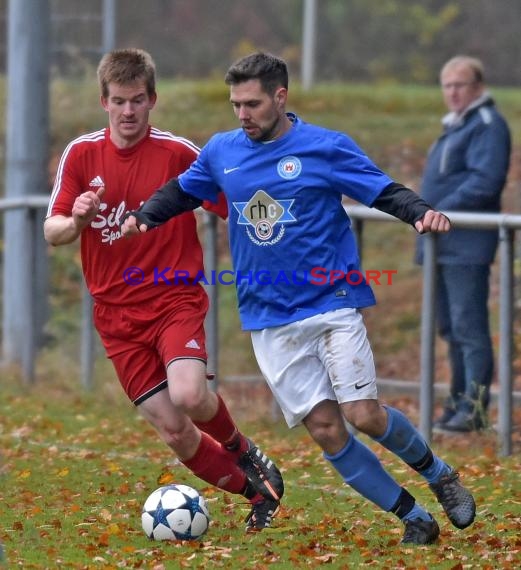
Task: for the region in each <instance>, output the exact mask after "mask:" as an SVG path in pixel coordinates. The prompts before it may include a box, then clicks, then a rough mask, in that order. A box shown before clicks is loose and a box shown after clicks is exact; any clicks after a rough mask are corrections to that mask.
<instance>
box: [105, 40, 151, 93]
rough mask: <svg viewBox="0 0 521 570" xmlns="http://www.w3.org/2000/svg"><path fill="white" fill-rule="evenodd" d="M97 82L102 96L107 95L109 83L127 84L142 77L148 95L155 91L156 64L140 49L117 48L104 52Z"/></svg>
mask: <svg viewBox="0 0 521 570" xmlns="http://www.w3.org/2000/svg"><path fill="white" fill-rule="evenodd" d="M97 75H98V84H99V88H100V92H101V95H102V97H105V98H107V97H108V96H109V83H116V84H117V85H128V84H129V83H134V82H135V81H136V80H139V79H144V81H145V86H146V90H147V93H148V95H149V97H152V96H153V95H155V93H156V65H155V63H154V60H153V59H152V56H151V55H150V54H149V53H148V52H146V51H145V50H142V49H137V48H130V49H118V50H114V51H110V52H108V53H106V54H105V55H104V56H103V57H102V58H101V61H100V63H99V65H98V70H97Z"/></svg>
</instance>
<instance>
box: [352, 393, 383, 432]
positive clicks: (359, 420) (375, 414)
mask: <svg viewBox="0 0 521 570" xmlns="http://www.w3.org/2000/svg"><path fill="white" fill-rule="evenodd" d="M342 410H343V412H344V416H345V418H346V420H347V421H348V422H349V423H350V424H351V425H352V426H353V427H354V428H355V429H357V430H358V431H361V432H362V433H366V434H368V435H370V436H373V437H376V436H379V435H381V434H382V433H383V432H385V429H386V426H387V414H386V412H385V411H384V410H383V408H382V407H381V406H380V404H379V403H378V401H377V400H359V401H358V402H349V403H348V404H342Z"/></svg>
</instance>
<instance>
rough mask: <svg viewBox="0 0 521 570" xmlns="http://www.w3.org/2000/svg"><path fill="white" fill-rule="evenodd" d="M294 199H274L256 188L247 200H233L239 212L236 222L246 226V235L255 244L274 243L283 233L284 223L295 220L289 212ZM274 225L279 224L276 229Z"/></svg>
mask: <svg viewBox="0 0 521 570" xmlns="http://www.w3.org/2000/svg"><path fill="white" fill-rule="evenodd" d="M294 201H295V200H293V199H289V200H275V199H274V198H272V197H271V196H270V195H269V194H267V193H266V192H265V191H264V190H257V192H255V194H254V195H253V196H252V197H251V198H250V199H249V200H248V202H233V206H234V208H235V209H236V210H237V212H239V217H238V219H237V224H238V225H240V226H246V233H247V235H248V237H249V238H250V239H251V241H252V242H253V243H255V244H256V245H274V244H275V243H277V242H278V241H280V240H281V239H282V236H283V235H284V232H285V226H284V224H285V223H291V222H296V221H297V220H296V218H295V217H294V216H293V214H292V213H291V212H290V209H291V206H292V205H293V202H294ZM276 226H280V227H279V228H278V231H276V230H277V227H276ZM252 229H253V232H252ZM272 238H273V239H272Z"/></svg>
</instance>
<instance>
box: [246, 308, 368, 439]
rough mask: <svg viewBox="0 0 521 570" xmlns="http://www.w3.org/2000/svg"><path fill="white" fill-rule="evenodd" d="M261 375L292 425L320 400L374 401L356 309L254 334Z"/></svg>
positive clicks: (364, 336)
mask: <svg viewBox="0 0 521 570" xmlns="http://www.w3.org/2000/svg"><path fill="white" fill-rule="evenodd" d="M251 338H252V343H253V350H254V351H255V356H256V358H257V362H258V364H259V368H260V369H261V372H262V374H263V375H264V377H265V378H266V381H267V383H268V385H269V387H270V388H271V391H272V392H273V395H274V397H275V399H276V400H277V402H278V404H279V406H280V408H281V410H282V413H283V414H284V418H285V419H286V422H287V424H288V426H289V427H290V428H291V427H295V426H296V425H298V424H300V423H301V422H302V420H303V419H304V418H305V417H306V416H307V415H308V414H309V412H310V411H311V410H312V409H313V408H314V407H315V406H316V405H317V404H319V403H320V402H323V401H324V400H336V401H338V402H339V403H344V402H353V401H357V400H376V399H377V389H376V371H375V366H374V360H373V353H372V350H371V347H370V345H369V341H368V339H367V333H366V328H365V324H364V322H363V319H362V315H361V314H360V311H358V310H357V309H349V308H347V309H338V310H336V311H329V312H327V313H323V314H320V315H315V316H314V317H310V318H307V319H304V320H302V321H297V322H294V323H290V324H288V325H283V326H280V327H273V328H268V329H263V330H260V331H252V333H251Z"/></svg>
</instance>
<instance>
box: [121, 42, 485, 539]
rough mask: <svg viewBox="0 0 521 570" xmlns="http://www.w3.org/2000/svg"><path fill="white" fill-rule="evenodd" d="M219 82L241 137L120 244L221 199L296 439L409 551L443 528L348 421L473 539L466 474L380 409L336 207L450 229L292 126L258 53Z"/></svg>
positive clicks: (367, 298) (256, 336)
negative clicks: (349, 203) (410, 472)
mask: <svg viewBox="0 0 521 570" xmlns="http://www.w3.org/2000/svg"><path fill="white" fill-rule="evenodd" d="M225 81H226V83H227V84H228V85H229V86H230V101H231V104H232V107H233V110H234V112H235V115H236V116H237V118H238V119H239V121H240V128H238V129H236V130H233V131H231V132H226V133H218V134H216V135H214V136H213V137H212V138H211V139H210V140H209V142H208V143H207V144H206V146H205V147H204V148H203V149H202V151H201V154H200V155H199V157H198V158H197V160H196V161H195V162H194V163H193V164H192V166H191V167H190V168H189V169H188V170H187V171H186V172H185V173H183V174H182V175H181V176H179V178H177V179H172V180H171V181H169V182H168V183H167V184H166V185H165V186H163V187H162V188H160V189H159V190H158V191H157V192H156V193H155V194H154V195H153V196H152V197H151V198H150V199H149V200H147V202H145V203H144V204H143V205H142V207H141V208H140V209H139V210H138V211H133V212H128V213H127V214H126V218H125V221H124V223H123V226H122V231H123V233H124V234H125V235H132V234H137V233H139V232H145V231H147V230H148V229H151V228H153V227H155V226H157V225H159V224H162V223H164V222H165V221H166V220H168V219H170V218H171V217H172V216H175V215H177V214H179V213H181V212H184V211H187V210H192V209H194V208H196V207H198V206H200V205H201V203H202V201H203V200H211V201H213V202H215V201H216V200H217V196H218V194H219V192H224V194H225V196H226V198H227V200H228V206H229V211H230V215H229V238H230V247H231V252H232V258H233V265H234V270H235V273H236V275H239V274H240V275H241V278H240V279H237V282H236V287H237V295H238V304H239V312H240V317H241V322H242V326H243V328H244V329H245V330H250V331H251V336H252V342H253V347H254V351H255V355H256V358H257V361H258V364H259V367H260V369H261V371H262V373H263V374H264V376H265V378H266V380H267V382H268V384H269V386H270V388H271V390H272V391H273V394H274V396H275V398H276V399H277V402H278V403H279V405H280V407H281V409H282V412H283V414H284V417H285V419H286V422H287V424H288V426H289V427H294V426H296V425H297V424H300V423H303V424H304V425H305V427H306V428H307V430H308V431H309V433H310V435H311V437H312V438H313V439H314V441H315V442H316V443H317V444H318V445H319V446H320V447H321V448H322V450H323V452H324V458H325V459H326V460H327V461H329V462H330V463H331V465H332V466H333V467H334V468H335V469H336V470H337V471H338V473H339V474H340V475H341V477H342V478H343V480H344V481H345V482H346V483H348V484H349V485H351V487H352V488H353V489H355V490H356V491H358V493H360V494H361V495H362V496H363V497H365V498H366V499H369V500H370V501H372V502H373V503H375V504H376V505H377V506H378V507H380V508H381V509H382V510H384V511H389V512H391V513H394V514H395V515H396V516H397V517H399V519H401V521H402V522H403V523H404V526H405V531H404V535H403V538H402V543H404V544H429V543H433V542H435V541H436V540H437V538H438V535H439V527H438V524H437V522H436V520H435V519H434V518H433V517H432V515H431V514H430V513H429V512H428V511H427V510H426V509H425V508H423V507H422V506H421V505H419V504H418V503H417V502H416V501H415V499H414V497H413V496H412V495H411V494H410V493H409V492H408V491H407V490H406V489H405V488H403V487H401V486H400V485H399V484H398V483H397V482H396V481H395V480H394V478H393V477H392V476H391V475H390V474H389V473H388V472H387V471H386V470H385V469H384V467H383V466H382V464H381V463H380V461H379V459H378V458H377V456H376V455H375V454H374V453H373V451H372V450H371V449H370V448H369V447H367V446H366V445H364V444H363V443H362V442H361V441H360V440H359V439H358V438H357V437H356V436H355V435H353V434H350V433H349V432H348V430H347V429H346V423H345V421H346V420H347V422H349V423H350V424H351V425H352V426H354V427H355V428H356V429H357V430H359V431H360V432H362V433H365V434H367V435H369V436H370V437H371V438H372V439H373V440H374V441H376V442H378V443H380V444H381V445H383V446H384V447H385V448H387V449H388V450H390V451H391V452H392V453H394V454H395V455H397V456H398V457H399V458H401V459H402V460H403V461H404V462H405V463H407V464H408V465H409V466H410V467H412V469H414V470H416V471H417V472H418V473H419V474H420V475H422V476H423V477H424V478H425V479H426V481H427V482H428V483H429V485H430V488H431V489H432V491H433V492H434V494H435V495H436V497H437V499H438V501H439V502H440V503H441V505H442V507H443V509H444V510H445V512H446V514H447V515H448V517H449V519H450V521H451V522H452V524H453V525H454V526H456V527H457V528H461V529H462V528H465V527H467V526H469V525H470V524H471V523H472V522H473V520H474V517H475V512H476V506H475V502H474V499H473V497H472V495H471V493H470V492H469V491H468V490H467V489H466V488H465V487H463V485H462V484H461V483H460V481H459V475H458V473H457V472H456V471H455V470H454V469H453V468H452V467H450V466H449V465H447V464H446V463H445V462H444V461H443V460H442V459H440V458H439V457H438V456H437V455H435V454H434V453H433V451H432V450H431V449H430V447H429V446H428V444H427V443H426V441H425V440H424V438H423V437H422V436H421V434H420V433H419V432H418V431H417V429H416V428H415V427H414V426H413V425H412V423H411V422H410V421H409V420H408V419H407V417H406V416H405V415H404V414H403V413H401V412H400V411H399V410H397V409H395V408H393V407H391V406H387V405H382V404H380V403H379V401H378V399H377V390H376V372H375V365H374V362H373V354H372V351H371V348H370V345H369V342H368V339H367V335H366V329H365V326H364V323H363V320H362V316H361V314H360V309H361V308H362V307H367V306H369V305H373V304H374V303H375V299H374V296H373V292H372V290H371V288H370V286H369V285H368V284H367V282H366V281H365V280H364V279H362V280H360V279H356V278H354V277H353V276H354V275H362V274H361V272H360V271H361V270H360V265H359V257H358V252H357V248H356V244H355V238H354V235H353V232H352V229H351V223H350V220H349V217H348V216H347V214H346V212H345V210H344V208H343V206H342V197H343V196H344V195H345V196H348V197H350V198H353V199H355V200H357V201H358V202H361V203H362V204H365V205H367V206H371V207H374V208H378V209H379V210H382V211H384V212H387V213H389V214H392V215H394V216H396V217H397V218H399V219H401V220H403V221H404V222H407V223H409V224H411V225H413V226H414V227H415V228H416V230H417V231H418V232H419V233H422V232H428V231H434V232H446V231H448V230H449V229H450V221H449V220H448V219H447V218H446V217H445V216H444V215H443V214H441V213H440V212H437V211H435V210H433V209H432V208H431V207H430V206H429V205H428V204H427V203H425V202H424V201H423V200H422V199H421V198H420V197H419V196H418V195H417V194H415V193H414V192H413V191H412V190H409V189H407V188H405V187H404V186H402V185H400V184H398V183H396V182H394V181H393V180H392V179H391V178H389V176H387V175H386V174H385V173H383V172H382V171H381V170H380V169H379V168H378V167H377V166H375V165H374V164H373V163H372V162H371V160H370V159H369V158H368V157H367V156H366V155H365V154H364V152H363V151H362V150H361V149H360V148H359V147H358V146H357V145H356V144H355V142H354V141H353V140H351V139H350V138H349V137H348V136H346V135H345V134H343V133H340V132H335V131H331V130H328V129H324V128H321V127H318V126H314V125H310V124H307V123H305V122H304V121H303V120H302V119H300V118H299V117H298V116H296V115H295V114H292V113H287V112H286V102H287V97H288V71H287V67H286V64H285V62H284V61H283V60H281V59H279V58H277V57H274V56H272V55H270V54H265V53H255V54H252V55H250V56H247V57H245V58H242V59H241V60H239V61H238V62H236V63H235V64H233V65H232V66H231V67H230V69H229V70H228V72H227V74H226V77H225ZM324 276H326V278H325V279H324ZM349 276H351V278H350V277H349Z"/></svg>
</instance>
